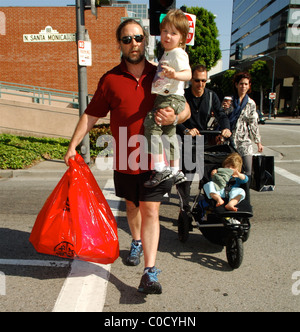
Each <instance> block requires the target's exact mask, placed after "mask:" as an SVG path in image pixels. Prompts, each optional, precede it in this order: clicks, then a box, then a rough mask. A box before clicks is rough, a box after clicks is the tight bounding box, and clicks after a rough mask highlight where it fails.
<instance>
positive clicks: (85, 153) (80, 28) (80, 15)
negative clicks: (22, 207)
mask: <svg viewBox="0 0 300 332" xmlns="http://www.w3.org/2000/svg"><path fill="white" fill-rule="evenodd" d="M84 4H85V3H84V0H76V25H77V43H78V49H79V46H80V45H82V42H83V43H84V45H85V39H86V38H85V18H84ZM78 94H79V115H80V116H82V115H83V114H84V112H85V110H86V108H87V105H88V88H87V67H86V65H81V64H80V57H79V51H78ZM80 151H81V154H82V157H83V159H84V161H85V162H86V163H87V164H89V163H90V161H91V157H90V137H89V134H87V135H86V136H85V137H84V139H83V140H82V142H81V144H80Z"/></svg>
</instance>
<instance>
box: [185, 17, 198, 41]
mask: <svg viewBox="0 0 300 332" xmlns="http://www.w3.org/2000/svg"><path fill="white" fill-rule="evenodd" d="M185 15H186V17H187V19H188V20H189V24H190V32H189V34H188V37H187V41H186V45H188V46H194V45H195V31H196V20H197V17H196V15H192V14H188V13H185Z"/></svg>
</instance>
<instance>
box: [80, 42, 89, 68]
mask: <svg viewBox="0 0 300 332" xmlns="http://www.w3.org/2000/svg"><path fill="white" fill-rule="evenodd" d="M78 61H79V65H80V66H91V65H92V43H91V41H85V40H78Z"/></svg>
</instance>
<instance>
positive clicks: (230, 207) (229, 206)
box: [225, 202, 238, 212]
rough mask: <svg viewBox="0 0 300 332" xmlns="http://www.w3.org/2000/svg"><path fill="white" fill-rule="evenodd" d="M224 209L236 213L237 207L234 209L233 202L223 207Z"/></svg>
mask: <svg viewBox="0 0 300 332" xmlns="http://www.w3.org/2000/svg"><path fill="white" fill-rule="evenodd" d="M225 209H226V210H228V211H234V212H237V210H238V209H237V207H235V204H234V203H233V202H229V203H228V204H227V205H225Z"/></svg>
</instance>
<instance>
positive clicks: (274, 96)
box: [269, 92, 276, 100]
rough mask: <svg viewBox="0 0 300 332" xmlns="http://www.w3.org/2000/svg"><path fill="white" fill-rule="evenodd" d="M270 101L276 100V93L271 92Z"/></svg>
mask: <svg viewBox="0 0 300 332" xmlns="http://www.w3.org/2000/svg"><path fill="white" fill-rule="evenodd" d="M269 99H270V100H276V92H271V93H270V94H269Z"/></svg>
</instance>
